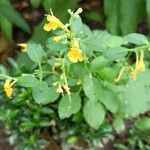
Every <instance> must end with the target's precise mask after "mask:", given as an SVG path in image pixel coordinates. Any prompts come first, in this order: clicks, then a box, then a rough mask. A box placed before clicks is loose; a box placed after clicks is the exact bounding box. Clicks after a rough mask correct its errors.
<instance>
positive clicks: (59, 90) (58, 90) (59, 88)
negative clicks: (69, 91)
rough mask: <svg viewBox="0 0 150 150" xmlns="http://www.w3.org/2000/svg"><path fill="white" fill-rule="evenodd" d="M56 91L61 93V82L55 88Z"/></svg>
mask: <svg viewBox="0 0 150 150" xmlns="http://www.w3.org/2000/svg"><path fill="white" fill-rule="evenodd" d="M56 91H57V92H58V93H63V89H62V87H61V84H59V85H58V88H57V90H56Z"/></svg>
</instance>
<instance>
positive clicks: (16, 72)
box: [8, 58, 22, 76]
mask: <svg viewBox="0 0 150 150" xmlns="http://www.w3.org/2000/svg"><path fill="white" fill-rule="evenodd" d="M8 62H9V64H10V66H11V73H12V75H13V76H18V75H20V74H21V73H22V72H21V69H20V68H19V65H18V63H17V62H16V61H15V60H14V59H13V58H8Z"/></svg>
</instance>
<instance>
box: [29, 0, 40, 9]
mask: <svg viewBox="0 0 150 150" xmlns="http://www.w3.org/2000/svg"><path fill="white" fill-rule="evenodd" d="M30 2H31V4H32V6H33V7H35V8H38V7H39V6H40V4H41V0H30Z"/></svg>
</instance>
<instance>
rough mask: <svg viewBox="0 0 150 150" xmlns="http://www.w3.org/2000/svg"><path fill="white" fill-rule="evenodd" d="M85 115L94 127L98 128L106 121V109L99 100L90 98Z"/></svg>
mask: <svg viewBox="0 0 150 150" xmlns="http://www.w3.org/2000/svg"><path fill="white" fill-rule="evenodd" d="M83 115H84V118H85V120H86V121H87V123H88V124H89V125H90V126H91V127H92V128H94V129H98V128H99V127H100V125H101V124H102V122H103V121H104V118H105V110H104V108H103V106H102V105H101V104H100V103H99V102H96V101H90V100H89V101H87V103H86V104H85V106H84V109H83Z"/></svg>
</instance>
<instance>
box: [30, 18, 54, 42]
mask: <svg viewBox="0 0 150 150" xmlns="http://www.w3.org/2000/svg"><path fill="white" fill-rule="evenodd" d="M45 23H46V19H45V18H44V19H43V20H42V21H41V22H40V23H39V24H38V25H37V26H36V27H35V30H34V32H33V35H32V37H31V39H30V41H34V42H36V43H40V44H42V45H45V41H46V40H47V39H48V38H49V37H50V36H51V34H52V33H50V32H46V31H45V30H44V29H43V27H44V24H45Z"/></svg>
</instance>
